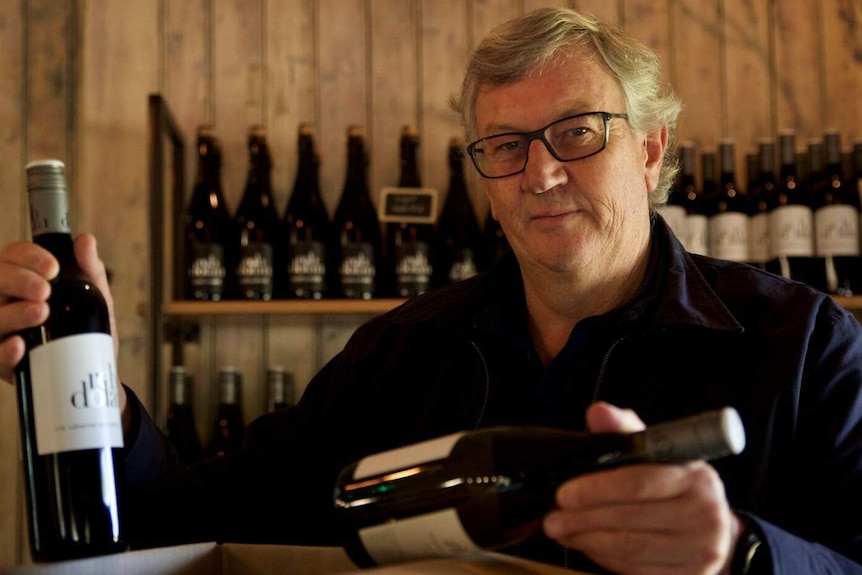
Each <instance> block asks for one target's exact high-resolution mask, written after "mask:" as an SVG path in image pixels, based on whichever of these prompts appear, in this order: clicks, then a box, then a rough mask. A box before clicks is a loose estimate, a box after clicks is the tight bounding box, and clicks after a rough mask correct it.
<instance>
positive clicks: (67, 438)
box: [29, 333, 123, 455]
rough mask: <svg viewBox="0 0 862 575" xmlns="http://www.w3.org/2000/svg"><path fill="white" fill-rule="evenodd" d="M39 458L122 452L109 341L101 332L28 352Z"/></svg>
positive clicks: (117, 393)
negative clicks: (68, 453)
mask: <svg viewBox="0 0 862 575" xmlns="http://www.w3.org/2000/svg"><path fill="white" fill-rule="evenodd" d="M29 359H30V379H31V388H32V394H33V411H34V419H35V422H36V450H37V451H38V453H39V455H46V454H49V453H61V452H64V451H77V450H80V449H97V448H103V447H123V426H122V422H121V420H120V400H119V392H118V389H117V385H118V383H117V370H116V365H115V360H114V342H113V340H112V339H111V336H110V335H107V334H104V333H86V334H79V335H72V336H68V337H63V338H60V339H56V340H53V341H49V342H48V343H46V344H44V345H41V346H39V347H37V348H36V349H34V350H33V351H31V352H30V358H29Z"/></svg>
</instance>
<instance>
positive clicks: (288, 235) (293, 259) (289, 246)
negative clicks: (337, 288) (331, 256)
mask: <svg viewBox="0 0 862 575" xmlns="http://www.w3.org/2000/svg"><path fill="white" fill-rule="evenodd" d="M298 147H299V167H298V169H297V172H296V181H295V183H294V185H293V193H292V194H291V195H290V201H288V203H287V208H286V209H285V212H284V218H283V220H282V229H283V238H284V239H283V240H282V241H283V245H284V247H285V248H286V250H285V262H284V266H283V268H284V269H285V274H284V276H285V278H284V279H283V280H282V284H285V285H286V290H285V292H286V296H287V297H291V298H301V299H321V298H322V297H324V294H325V293H326V289H327V287H326V279H327V278H326V242H327V241H328V240H329V215H328V214H327V213H326V205H325V204H324V203H323V198H322V197H321V195H320V177H319V176H320V174H319V171H320V160H319V157H318V155H317V150H316V149H315V144H314V128H313V127H312V126H311V124H306V123H303V124H300V126H299V146H298Z"/></svg>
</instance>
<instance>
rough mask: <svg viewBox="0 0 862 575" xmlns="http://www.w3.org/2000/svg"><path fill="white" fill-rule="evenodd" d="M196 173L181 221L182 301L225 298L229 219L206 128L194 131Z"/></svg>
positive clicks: (216, 152)
mask: <svg viewBox="0 0 862 575" xmlns="http://www.w3.org/2000/svg"><path fill="white" fill-rule="evenodd" d="M197 144H198V171H197V177H196V178H195V184H194V190H193V191H192V197H191V201H190V202H189V207H188V211H187V213H186V218H185V251H186V254H185V255H186V264H185V269H186V277H185V297H186V299H195V300H210V301H218V300H220V299H222V298H223V297H224V296H225V283H226V270H227V269H228V263H227V259H226V258H227V251H228V243H229V241H230V240H229V238H230V229H231V217H230V214H229V213H228V210H227V207H226V204H225V201H224V195H223V193H222V185H221V149H220V146H219V144H218V140H217V139H216V137H215V135H214V134H213V133H212V129H211V128H210V127H209V126H201V127H200V128H199V129H198V137H197Z"/></svg>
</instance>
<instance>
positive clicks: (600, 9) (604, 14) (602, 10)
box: [574, 0, 620, 24]
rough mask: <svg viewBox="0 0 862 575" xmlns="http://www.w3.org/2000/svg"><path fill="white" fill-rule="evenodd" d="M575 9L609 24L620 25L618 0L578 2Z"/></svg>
mask: <svg viewBox="0 0 862 575" xmlns="http://www.w3.org/2000/svg"><path fill="white" fill-rule="evenodd" d="M574 8H576V9H578V10H580V11H582V12H586V13H587V14H592V15H593V16H595V17H596V18H598V19H599V20H602V21H604V22H607V23H608V24H619V23H620V4H619V2H618V1H617V0H576V1H575V4H574Z"/></svg>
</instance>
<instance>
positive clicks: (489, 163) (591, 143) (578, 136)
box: [467, 112, 629, 178]
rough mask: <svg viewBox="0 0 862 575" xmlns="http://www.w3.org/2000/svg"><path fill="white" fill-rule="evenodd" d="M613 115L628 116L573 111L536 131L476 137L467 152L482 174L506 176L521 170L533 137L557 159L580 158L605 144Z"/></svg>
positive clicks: (605, 145)
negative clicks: (571, 114) (574, 112)
mask: <svg viewBox="0 0 862 575" xmlns="http://www.w3.org/2000/svg"><path fill="white" fill-rule="evenodd" d="M613 118H622V119H624V120H628V118H629V117H628V114H611V113H610V112H586V113H583V114H575V115H574V116H567V117H565V118H562V119H561V120H556V121H555V122H551V123H550V124H548V125H547V126H545V127H544V128H540V129H538V130H536V131H535V132H507V133H505V134H494V135H493V136H488V137H485V138H482V139H480V140H476V141H475V142H473V143H472V144H470V145H468V146H467V153H468V154H470V158H472V159H473V164H474V165H475V166H476V169H477V170H478V171H479V174H481V175H482V177H483V178H505V177H508V176H513V175H515V174H517V173H520V172H523V171H524V169H525V168H526V167H527V159H528V156H529V152H530V144H531V143H532V142H533V140H541V142H542V143H543V144H545V147H546V148H547V149H548V152H550V153H551V155H552V156H553V157H554V158H555V159H556V160H557V161H559V162H571V161H574V160H582V159H584V158H588V157H589V156H594V155H595V154H598V153H599V152H601V151H602V150H604V149H605V147H607V145H608V137H609V136H610V131H611V130H610V122H611V120H612V119H613Z"/></svg>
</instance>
